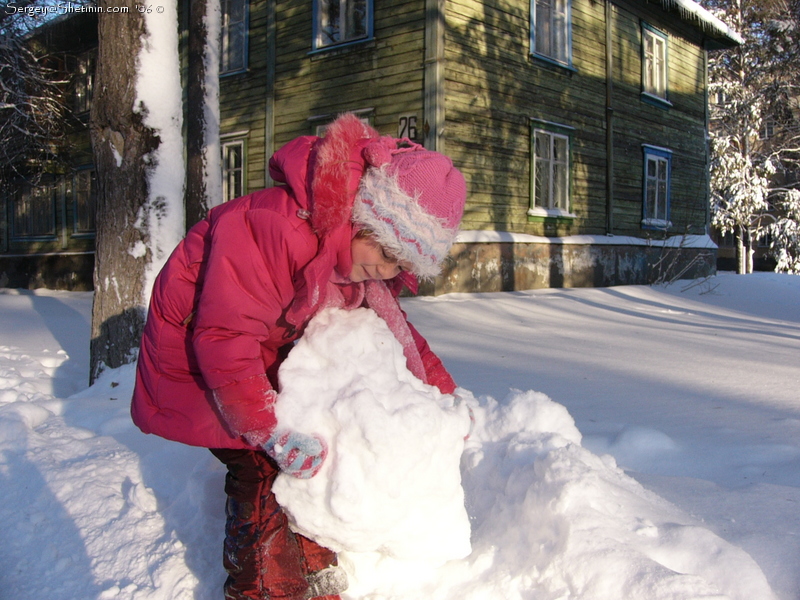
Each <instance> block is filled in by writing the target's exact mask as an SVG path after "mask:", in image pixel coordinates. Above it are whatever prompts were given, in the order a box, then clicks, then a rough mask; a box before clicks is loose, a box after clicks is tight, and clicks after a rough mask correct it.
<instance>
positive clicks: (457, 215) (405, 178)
mask: <svg viewBox="0 0 800 600" xmlns="http://www.w3.org/2000/svg"><path fill="white" fill-rule="evenodd" d="M363 156H364V158H365V160H366V161H367V163H368V165H369V166H368V167H367V170H366V172H365V173H364V176H363V177H362V178H361V183H360V185H359V189H358V193H357V194H356V199H355V204H354V205H353V220H354V221H355V223H356V224H357V225H358V226H360V227H362V228H365V229H369V230H370V231H371V232H372V233H373V236H374V237H375V239H376V241H377V242H378V243H379V244H380V245H381V246H383V247H384V248H385V249H386V251H387V252H388V253H389V254H391V255H392V256H393V257H394V258H397V259H398V260H399V261H406V262H409V263H411V265H413V268H412V271H413V273H414V274H415V275H417V276H419V277H421V278H432V277H435V276H436V275H438V274H439V271H440V269H441V263H442V261H443V260H444V259H445V257H446V256H447V253H448V252H449V251H450V247H451V246H452V244H453V241H454V240H455V237H456V235H457V234H458V224H459V222H460V221H461V217H462V216H463V214H464V204H465V202H466V194H467V188H466V183H465V182H464V177H463V175H462V174H461V173H460V172H459V170H458V169H456V168H455V167H454V166H453V163H452V161H451V160H450V159H449V158H448V157H446V156H444V155H443V154H440V153H438V152H433V151H431V150H426V149H425V148H423V147H422V146H420V145H418V144H415V143H413V142H410V141H408V140H398V139H394V138H390V137H382V138H380V139H377V140H374V141H372V142H371V143H370V144H369V145H367V146H366V147H365V148H364V150H363Z"/></svg>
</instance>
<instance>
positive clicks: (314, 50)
mask: <svg viewBox="0 0 800 600" xmlns="http://www.w3.org/2000/svg"><path fill="white" fill-rule="evenodd" d="M318 11H319V0H314V1H313V2H312V13H311V20H312V27H311V36H312V37H311V51H310V52H309V53H308V54H309V55H311V54H321V53H323V52H329V51H331V50H339V49H341V48H347V47H350V46H356V45H359V44H364V43H366V42H371V41H373V40H374V39H375V30H374V23H375V10H374V0H367V19H366V20H367V31H366V33H365V34H364V35H363V36H362V37H360V38H356V39H352V40H345V41H343V42H339V43H337V44H326V45H325V46H317V37H318V36H317V33H318V26H319V19H318V18H317V15H318Z"/></svg>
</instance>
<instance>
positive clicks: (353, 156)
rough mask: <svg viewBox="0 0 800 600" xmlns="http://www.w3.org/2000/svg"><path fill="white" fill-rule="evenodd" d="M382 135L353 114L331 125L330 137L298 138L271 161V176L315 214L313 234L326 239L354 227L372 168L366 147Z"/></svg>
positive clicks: (327, 133)
mask: <svg viewBox="0 0 800 600" xmlns="http://www.w3.org/2000/svg"><path fill="white" fill-rule="evenodd" d="M379 138H380V134H379V133H378V132H377V131H376V130H375V129H373V128H372V127H370V126H369V125H366V124H365V123H363V122H362V121H361V120H360V119H359V118H358V117H356V116H355V115H354V114H352V113H346V114H344V115H342V116H340V117H339V118H337V119H336V120H335V121H334V122H333V123H331V124H330V126H329V127H328V129H327V131H326V132H325V137H323V138H318V137H316V136H304V137H299V138H296V139H294V140H292V141H291V142H289V143H288V144H286V145H285V146H283V147H282V148H281V149H280V150H278V151H277V152H276V153H275V155H274V156H273V157H272V158H271V159H270V162H269V169H270V176H271V177H272V179H273V180H274V181H276V182H278V183H285V184H287V185H288V186H289V187H290V188H291V189H292V191H293V192H294V195H295V197H296V198H297V200H298V202H300V203H301V204H303V205H305V207H306V208H307V210H308V211H309V212H310V213H311V217H310V220H311V226H312V228H313V229H314V232H315V233H316V234H317V235H318V236H319V237H320V238H324V237H325V236H327V235H328V234H330V233H331V232H333V231H334V230H336V229H337V228H340V227H342V226H345V225H346V226H349V225H350V222H351V218H352V213H353V203H354V201H355V196H356V192H357V191H358V185H359V182H360V180H361V177H362V176H363V174H364V171H365V170H366V167H367V162H366V159H365V158H364V157H363V156H362V154H363V150H364V148H365V147H366V146H367V145H368V144H369V143H370V142H371V141H372V140H376V139H379Z"/></svg>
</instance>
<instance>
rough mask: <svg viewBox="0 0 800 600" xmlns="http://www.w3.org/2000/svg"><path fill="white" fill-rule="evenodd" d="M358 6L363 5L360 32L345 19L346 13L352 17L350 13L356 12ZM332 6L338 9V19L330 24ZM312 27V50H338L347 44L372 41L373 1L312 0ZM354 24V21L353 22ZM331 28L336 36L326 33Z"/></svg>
mask: <svg viewBox="0 0 800 600" xmlns="http://www.w3.org/2000/svg"><path fill="white" fill-rule="evenodd" d="M359 4H363V8H364V16H363V17H362V19H361V20H360V24H361V26H362V27H361V28H359V29H361V31H358V30H356V29H355V28H354V27H352V23H350V22H349V21H348V19H347V18H346V17H347V15H348V13H350V14H351V16H352V11H354V10H356V8H357V7H358V5H359ZM332 6H338V7H339V10H338V12H339V15H338V19H336V22H335V23H331V20H330V9H331V7H332ZM313 10H314V16H313V19H314V27H313V36H314V37H313V43H312V49H313V50H326V49H328V48H334V47H336V48H338V47H341V46H345V45H348V44H357V43H361V42H364V41H367V40H370V39H372V36H373V15H374V7H373V0H314V2H313ZM353 23H355V21H353ZM331 27H333V29H334V32H336V36H335V37H334V36H332V35H330V33H328V32H329V31H330V29H331Z"/></svg>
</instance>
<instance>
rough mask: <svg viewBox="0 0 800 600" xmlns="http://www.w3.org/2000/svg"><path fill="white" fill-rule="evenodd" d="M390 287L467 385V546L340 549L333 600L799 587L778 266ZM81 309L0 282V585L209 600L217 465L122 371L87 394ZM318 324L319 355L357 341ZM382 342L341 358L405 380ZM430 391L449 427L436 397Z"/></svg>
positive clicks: (796, 429)
mask: <svg viewBox="0 0 800 600" xmlns="http://www.w3.org/2000/svg"><path fill="white" fill-rule="evenodd" d="M764 298H769V302H765V301H764V300H763V299H764ZM403 303H404V306H403V307H404V309H405V310H407V311H408V312H409V314H411V317H412V322H414V323H415V324H416V325H417V326H418V327H419V329H420V330H421V331H423V332H424V333H425V334H426V337H427V338H428V340H429V341H431V343H432V345H433V347H434V348H435V349H436V351H437V352H438V353H439V355H440V356H441V357H442V358H443V360H444V361H445V364H446V365H447V366H448V367H449V368H450V370H451V372H453V373H454V375H455V377H456V380H457V381H458V382H459V383H460V384H461V385H463V386H464V387H465V388H469V389H471V390H475V391H476V395H478V396H479V397H478V398H477V399H476V398H473V397H472V396H471V395H470V394H469V392H467V391H466V390H463V389H462V390H459V392H460V394H461V395H462V397H463V398H464V399H465V400H464V401H465V402H467V403H468V404H469V405H470V406H471V407H472V408H473V411H474V414H475V419H476V423H475V427H474V429H473V431H472V434H471V436H470V439H469V440H468V441H467V442H466V443H464V442H463V440H458V439H456V440H454V442H453V443H454V444H455V445H456V446H458V447H459V448H462V449H463V454H462V456H461V462H460V469H458V473H457V474H455V476H456V477H460V481H461V486H460V487H461V489H462V490H463V505H464V506H465V507H466V510H467V514H468V515H469V520H470V525H471V529H472V534H471V546H472V552H471V553H470V554H469V555H468V556H466V557H465V558H460V559H453V560H449V561H447V562H446V563H445V564H438V562H437V561H433V560H423V559H421V558H420V559H419V560H406V559H403V560H400V559H398V558H395V557H392V556H390V555H389V554H388V553H387V552H386V550H385V549H379V550H375V551H369V552H364V551H358V552H355V551H343V552H342V553H341V554H340V562H341V563H342V565H343V566H344V567H345V568H346V569H347V570H348V573H349V574H350V581H351V584H352V585H351V587H350V589H349V590H348V592H347V593H346V594H345V595H344V596H343V600H418V599H420V598H426V599H430V600H450V599H456V598H458V599H459V600H462V599H466V600H478V599H480V600H487V599H488V600H520V599H522V598H537V600H539V599H541V600H556V599H559V600H578V599H580V600H588V599H591V600H620V598H636V599H639V598H647V599H648V600H650V599H651V598H655V599H666V600H690V599H696V598H714V599H715V600H721V599H724V598H729V599H732V600H736V599H745V598H746V599H747V600H774V599H775V598H776V597H779V598H780V599H781V600H800V591H798V590H800V585H798V581H800V580H798V577H797V569H796V565H797V559H798V556H800V544H798V541H797V540H798V538H799V537H800V536H798V532H800V519H799V518H798V514H797V510H796V507H797V506H798V503H800V491H798V490H800V459H799V458H798V457H800V448H799V447H798V443H797V440H798V439H800V405H798V401H797V391H796V390H797V381H798V369H797V356H798V352H800V311H799V309H798V307H799V306H800V278H797V277H793V276H778V275H775V274H758V275H754V276H747V277H739V276H736V275H720V276H717V277H715V278H713V279H712V280H711V281H709V282H708V285H707V286H696V287H693V288H692V289H691V290H689V293H684V292H682V291H681V290H680V288H667V289H662V288H655V287H643V286H622V287H617V288H608V289H565V290H536V291H531V292H524V293H523V292H516V293H513V294H506V293H502V294H473V295H447V296H440V297H437V298H419V299H412V300H404V301H403ZM91 305H92V295H91V294H87V293H82V292H79V293H66V292H50V291H46V290H38V291H36V292H28V291H13V290H0V314H2V315H3V317H2V319H0V527H2V532H3V533H2V535H3V544H0V565H2V568H0V589H1V590H2V592H0V596H2V597H3V598H5V597H8V598H39V597H43V598H47V599H48V600H76V599H81V600H83V599H86V600H90V599H92V600H110V599H112V598H113V599H114V600H217V599H218V598H219V597H220V595H221V589H222V584H223V582H224V580H225V573H224V571H223V568H222V561H221V557H222V537H223V529H224V524H225V510H224V506H225V495H224V492H223V486H224V469H223V467H222V465H221V464H220V463H219V462H218V461H217V460H216V459H214V458H213V457H212V456H211V453H210V452H208V451H207V450H205V449H203V448H191V447H188V446H184V445H181V444H176V443H172V442H168V441H166V440H163V439H160V438H157V437H154V436H146V435H143V434H142V433H141V432H140V431H139V430H138V429H136V428H135V427H134V426H133V424H132V423H131V422H130V417H129V414H128V411H129V405H128V399H129V398H130V395H131V390H132V386H133V378H134V372H133V369H132V368H131V367H126V368H122V369H117V370H113V371H108V372H106V373H104V374H103V375H102V377H101V378H100V379H99V380H98V381H97V382H96V383H95V384H94V385H93V386H92V387H91V388H88V389H86V380H87V373H88V346H89V330H90V327H89V318H88V316H89V314H90V313H91ZM654 332H657V335H654ZM371 335H372V334H370V336H371ZM375 335H378V333H377V332H376V333H375ZM381 335H382V334H381ZM326 343H329V344H330V345H331V349H332V352H329V351H328V349H326V350H325V352H324V353H323V354H325V355H335V354H336V353H339V354H345V353H349V352H351V351H352V352H355V351H356V350H357V347H358V345H357V344H354V342H353V340H350V346H348V347H347V348H345V349H342V348H341V347H339V346H336V345H335V344H336V340H329V341H328V342H326ZM358 343H359V344H361V343H362V342H361V341H359V342H358ZM363 344H364V345H365V346H364V347H366V348H370V346H369V345H368V343H367V342H363ZM351 346H352V348H351ZM389 346H391V345H388V346H387V344H384V345H383V346H379V348H380V353H377V352H375V353H374V354H380V356H382V357H386V356H390V358H388V359H379V357H378V356H373V353H372V350H371V351H370V352H368V353H367V356H362V357H361V358H360V359H359V360H364V361H366V360H369V361H377V362H380V363H381V364H382V365H383V364H389V365H391V368H392V369H394V370H395V371H396V372H397V379H398V383H393V384H392V385H397V386H408V387H409V388H410V389H412V390H413V391H414V394H416V393H417V392H418V391H419V390H418V389H417V388H416V387H414V386H415V384H413V383H407V382H406V383H402V382H403V381H405V380H404V377H406V375H405V374H403V372H402V370H399V371H398V370H397V369H396V368H395V367H394V366H393V365H394V362H393V361H396V360H397V358H398V355H397V353H396V349H390V348H389ZM743 347H746V348H747V349H748V351H747V352H742V351H741V349H742V348H743ZM390 350H391V351H390ZM753 357H759V359H758V361H757V363H754V362H753V361H754V358H753ZM336 360H339V357H338V356H337V357H336ZM370 364H374V363H370ZM754 364H756V366H757V368H753V365H754ZM308 366H309V368H312V367H313V368H315V369H316V371H315V372H314V378H322V377H325V378H330V380H336V381H341V379H339V377H340V375H339V374H338V373H332V372H331V370H332V367H331V365H330V364H328V363H326V362H320V363H318V364H316V365H308ZM375 377H378V376H377V375H376V376H375ZM359 382H360V376H357V377H354V380H353V384H354V386H356V384H357V383H359ZM302 385H303V386H305V385H307V383H306V382H304V383H303V384H302ZM510 386H514V387H516V388H520V389H523V390H525V389H528V388H529V387H534V388H535V389H537V390H539V391H538V392H534V391H512V392H510V393H507V390H508V388H509V387H510ZM288 387H289V388H291V384H289V385H288ZM303 389H305V388H303ZM423 389H424V388H423ZM373 391H374V393H375V398H376V399H377V398H380V399H382V401H386V398H384V396H388V397H390V398H391V397H392V394H393V393H392V392H387V391H384V390H373ZM478 391H479V392H480V394H478V393H477V392H478ZM542 392H546V394H545V393H542ZM340 396H343V397H344V396H346V394H340ZM434 396H435V394H434ZM434 396H431V397H430V398H429V399H428V402H429V403H432V404H434V405H436V406H437V410H438V411H440V412H441V413H443V415H445V416H444V417H442V418H443V419H444V421H443V422H445V423H450V421H449V418H448V417H447V415H448V414H451V413H458V410H455V409H454V408H453V407H451V406H449V405H448V403H447V402H448V397H438V396H436V397H434ZM492 396H496V398H497V399H493V397H492ZM550 398H553V399H555V400H558V403H556V402H553V401H552V400H550ZM342 402H344V400H342ZM376 402H377V401H376ZM440 402H441V403H442V404H440ZM338 403H339V400H338V399H337V406H338ZM562 403H563V405H564V406H562ZM377 404H380V402H377ZM381 406H383V405H382V404H381ZM567 407H568V409H569V410H567ZM405 411H409V412H413V411H412V410H411V409H410V408H409V409H404V410H403V411H401V413H404V412H405ZM378 414H380V413H378ZM573 418H574V419H575V422H573ZM453 420H455V421H459V422H460V421H461V417H460V416H453ZM345 424H346V423H345ZM576 424H577V427H576ZM337 427H338V426H337ZM346 429H348V428H346V427H342V429H341V431H338V430H337V432H336V434H335V435H334V436H332V438H337V440H341V439H342V437H343V436H344V437H346V435H345V433H346V431H345V430H346ZM579 430H580V432H579ZM356 439H357V438H356ZM406 441H407V440H406ZM381 442H382V440H381ZM336 444H337V447H338V444H339V441H336ZM361 444H362V445H361V446H359V448H361V450H360V452H357V453H356V454H359V456H357V460H358V463H359V464H367V463H368V460H369V458H368V456H366V455H364V454H365V453H366V452H367V450H366V444H364V442H363V440H362V442H361ZM406 445H409V444H408V442H407V443H406ZM412 450H413V449H412ZM457 452H460V450H457ZM606 453H612V454H614V456H616V461H617V462H618V463H619V465H620V466H622V467H624V468H626V469H628V470H627V471H625V472H623V471H622V470H620V468H618V467H617V466H616V465H615V460H614V459H612V458H611V457H609V456H606ZM348 454H349V453H348ZM412 454H413V451H412ZM342 456H344V452H339V453H337V454H333V453H332V454H331V462H330V465H329V466H330V467H331V468H333V466H334V465H335V464H339V463H337V461H338V460H339V459H341V458H342ZM443 468H446V469H448V470H449V469H453V468H454V467H453V465H452V464H450V465H448V466H447V467H443ZM630 469H634V470H630ZM629 474H630V475H633V476H635V477H636V478H637V479H638V480H639V481H640V482H642V483H644V485H646V486H647V488H648V489H649V490H654V489H655V490H657V491H658V495H656V494H654V493H653V492H651V491H648V490H646V489H644V488H643V487H642V486H641V485H639V484H638V483H637V482H636V481H634V480H633V479H631V478H630V477H629V476H628V475H629ZM396 480H400V477H399V476H398V477H395V478H393V479H392V480H391V482H390V483H388V484H387V485H392V484H394V482H395V481H396ZM413 485H418V484H413ZM403 491H405V490H403ZM375 493H376V494H377V492H375ZM414 496H415V498H416V499H417V500H421V496H422V493H416V494H414ZM664 498H668V499H669V500H671V501H672V502H673V503H674V504H678V505H680V506H682V509H678V508H676V506H675V505H674V504H671V503H669V502H667V501H666V500H664ZM356 500H360V498H357V499H356ZM347 507H348V508H349V507H350V504H348V505H347ZM407 508H409V509H410V507H407ZM362 510H363V511H364V514H363V517H364V518H367V519H372V520H374V521H376V522H380V521H381V519H384V520H386V519H389V515H388V514H387V513H386V512H385V511H384V510H383V507H371V508H363V509H362ZM689 514H691V515H693V516H689ZM694 515H697V518H695V516H694ZM331 529H336V525H334V526H333V527H331ZM443 529H448V528H447V527H443ZM449 529H452V530H457V531H462V529H461V528H459V527H456V526H455V525H452V526H451V527H450V528H449ZM334 533H335V532H334ZM450 533H452V531H450ZM447 534H448V531H445V532H444V533H443V535H447ZM718 536H723V537H724V538H725V539H726V540H728V542H726V541H723V540H722V539H720V537H718ZM729 542H730V543H729ZM438 543H439V544H442V542H441V541H439V542H438ZM734 544H735V545H734ZM739 547H741V548H744V549H745V550H746V551H747V553H745V551H743V550H740V549H739ZM751 556H752V557H753V558H754V559H755V560H756V561H758V564H759V566H760V568H759V567H758V566H756V565H755V563H754V562H753V560H752V559H751V558H750V557H751ZM415 558H419V557H415ZM761 569H763V573H762V570H761ZM764 574H766V576H767V577H768V578H769V582H770V584H771V586H772V589H773V590H774V592H775V593H774V594H773V592H772V591H771V590H770V587H769V586H768V585H767V583H766V582H765V580H764Z"/></svg>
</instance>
